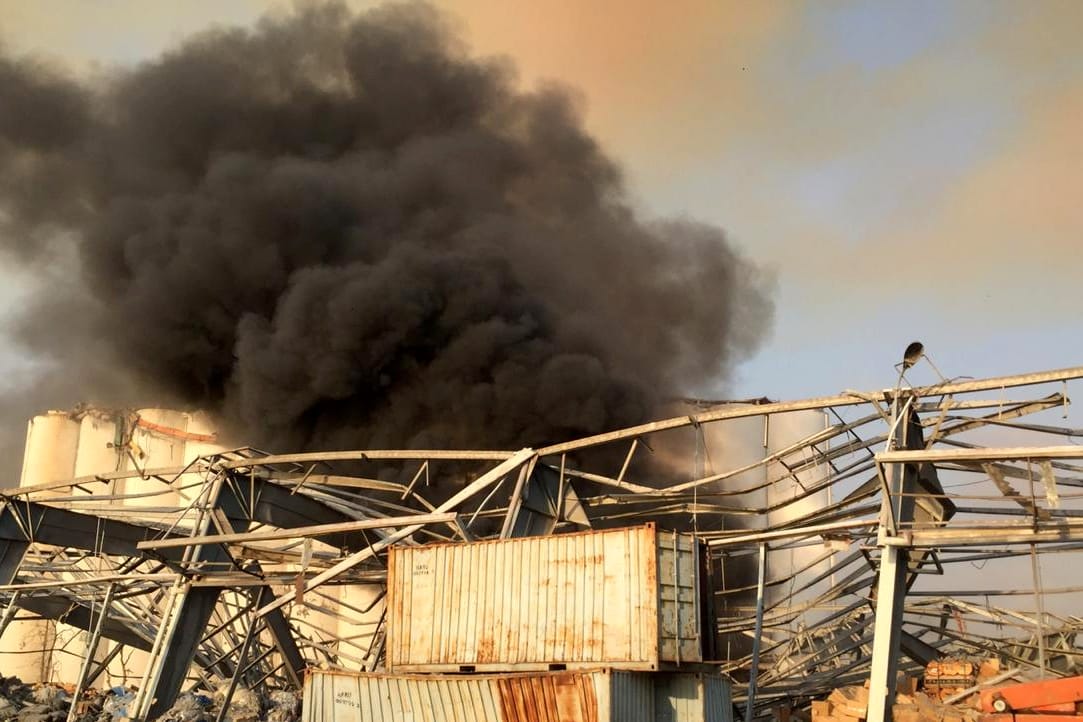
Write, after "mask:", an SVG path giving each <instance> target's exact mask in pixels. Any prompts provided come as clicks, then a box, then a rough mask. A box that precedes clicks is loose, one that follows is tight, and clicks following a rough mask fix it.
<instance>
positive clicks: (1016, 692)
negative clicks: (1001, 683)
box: [981, 677, 1083, 722]
mask: <svg viewBox="0 0 1083 722" xmlns="http://www.w3.org/2000/svg"><path fill="white" fill-rule="evenodd" d="M1080 703H1083V677H1065V678H1064V679H1043V680H1040V681H1037V682H1024V683H1023V684H1013V685H1008V686H1006V687H994V688H992V689H987V690H983V691H982V693H981V710H982V712H988V713H993V714H991V715H990V717H992V716H998V717H999V716H1005V717H1012V714H1011V713H1015V714H1014V717H1015V720H1016V722H1026V720H1024V719H1023V718H1024V717H1031V716H1046V722H1048V717H1047V716H1048V715H1050V714H1053V715H1074V714H1075V713H1076V712H1077V711H1078V710H1079V709H1080V707H1081V704H1080ZM1005 713H1008V714H1005ZM1020 713H1023V714H1020ZM1080 719H1083V717H1081V718H1080ZM990 722H991V721H990Z"/></svg>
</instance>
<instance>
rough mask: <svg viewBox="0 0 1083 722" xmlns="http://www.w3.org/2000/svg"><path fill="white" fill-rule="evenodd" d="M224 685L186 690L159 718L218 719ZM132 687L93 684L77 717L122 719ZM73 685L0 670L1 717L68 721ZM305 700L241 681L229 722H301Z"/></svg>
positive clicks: (0, 720) (13, 721) (2, 720)
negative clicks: (31, 680) (211, 690)
mask: <svg viewBox="0 0 1083 722" xmlns="http://www.w3.org/2000/svg"><path fill="white" fill-rule="evenodd" d="M226 689H227V687H226V685H223V686H222V687H220V688H219V689H218V690H216V691H215V692H214V693H213V694H200V693H197V692H185V693H184V694H182V695H180V696H178V697H177V701H176V702H174V704H173V706H172V707H170V708H169V709H168V710H167V711H166V712H165V713H164V714H163V715H161V716H160V717H158V719H157V722H214V720H216V719H217V717H218V711H219V709H220V708H221V703H222V701H223V700H224V699H225V693H226ZM136 691H137V690H136V689H135V688H134V687H127V688H126V687H114V688H113V689H109V690H96V689H89V690H87V691H86V692H84V693H83V694H82V695H80V699H79V700H78V701H76V702H75V705H76V717H75V719H76V720H77V722H121V721H122V720H127V719H129V718H130V717H131V716H132V713H133V710H132V709H131V707H132V704H133V703H134V702H135V697H136ZM74 692H75V689H74V687H72V686H68V685H59V684H26V683H24V682H23V681H22V680H20V679H18V678H17V677H3V676H0V722H64V721H65V720H66V719H67V718H68V711H69V710H70V708H71V705H72V703H73V700H72V695H73V694H74ZM300 712H301V700H300V697H299V696H298V694H297V693H296V692H292V691H289V690H271V691H270V692H269V693H268V694H266V695H259V694H257V693H256V692H254V691H252V690H250V689H248V688H246V687H241V686H238V687H237V688H236V689H235V690H234V692H233V698H232V699H231V701H230V704H229V709H228V711H227V712H226V716H225V719H226V722H297V720H298V719H300Z"/></svg>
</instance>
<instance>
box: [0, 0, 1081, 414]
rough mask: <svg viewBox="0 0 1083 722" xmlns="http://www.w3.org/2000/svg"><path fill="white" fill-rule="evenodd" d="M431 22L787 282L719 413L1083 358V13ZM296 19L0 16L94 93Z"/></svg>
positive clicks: (505, 17) (734, 14) (457, 0)
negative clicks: (912, 368) (916, 376)
mask: <svg viewBox="0 0 1083 722" xmlns="http://www.w3.org/2000/svg"><path fill="white" fill-rule="evenodd" d="M355 4H356V5H358V6H364V5H369V4H371V3H355ZM439 4H440V5H441V6H443V7H446V8H447V9H448V10H449V11H450V12H451V13H452V14H453V15H454V16H455V18H456V22H457V23H458V25H459V27H460V29H461V31H462V34H463V36H464V37H465V38H466V40H467V42H468V43H469V44H470V45H471V46H472V47H473V48H474V49H475V50H476V51H478V52H481V53H484V54H490V53H499V54H506V55H509V56H511V57H512V58H513V59H514V60H515V61H516V63H517V64H518V65H519V67H520V72H521V76H522V79H523V82H524V83H525V84H531V83H535V82H538V81H539V80H546V79H549V80H557V81H559V82H562V83H565V84H567V85H569V86H572V87H574V88H576V89H577V90H578V92H579V93H580V97H581V100H582V107H583V112H584V114H585V118H586V121H587V123H588V125H589V127H590V128H591V129H592V130H593V131H594V132H595V133H596V134H597V135H598V136H599V138H600V139H601V141H602V143H603V145H604V146H605V147H606V148H607V149H608V150H609V152H610V153H611V154H612V155H613V156H614V157H616V158H617V159H618V160H619V161H620V162H621V163H622V165H623V166H624V167H625V169H626V176H627V180H628V184H629V187H630V189H631V191H632V193H633V196H634V198H635V199H636V202H637V204H638V205H639V206H640V207H641V208H642V209H643V211H644V212H645V213H651V214H664V215H671V214H675V215H680V214H687V215H691V216H693V217H696V218H700V219H703V220H707V221H711V222H713V223H716V224H719V225H721V226H723V227H724V228H726V229H727V230H728V232H729V233H730V234H731V236H732V237H733V238H734V239H735V241H736V242H737V243H738V244H739V245H740V246H742V247H743V248H744V250H745V252H746V253H747V254H748V255H749V256H752V257H754V258H756V259H759V260H761V261H762V262H764V263H767V264H770V265H772V266H773V267H774V268H775V272H776V274H777V277H778V283H779V297H778V321H777V325H776V328H775V331H774V334H773V336H772V338H771V340H770V341H769V343H768V344H767V345H766V346H765V348H764V350H763V351H762V352H761V353H760V354H759V356H757V357H756V358H754V359H752V360H751V361H749V362H748V363H747V364H745V366H744V367H743V369H742V372H741V376H740V378H738V379H736V381H735V384H734V385H733V386H732V387H731V388H730V389H728V390H727V391H731V392H733V393H737V394H761V393H767V394H770V395H773V396H801V395H812V394H818V393H828V392H832V391H836V390H838V389H840V388H842V387H843V386H851V387H852V386H862V387H864V386H874V387H875V386H881V385H885V384H886V383H888V382H889V381H890V378H889V377H890V366H891V364H892V363H893V362H894V361H895V360H896V358H895V357H896V356H897V355H898V353H899V351H900V350H901V349H902V347H903V346H905V345H906V343H907V342H908V341H910V340H911V339H912V338H918V337H920V338H922V340H924V341H925V342H926V346H927V347H928V349H929V351H930V354H931V355H932V356H933V357H934V358H935V359H936V360H937V362H938V364H939V365H940V366H941V367H942V368H943V370H944V371H945V372H946V373H949V374H950V375H955V374H970V375H982V374H993V373H1008V372H1014V371H1021V370H1028V369H1031V368H1041V367H1050V366H1067V365H1073V364H1076V363H1078V362H1080V360H1081V359H1083V323H1081V322H1080V321H1079V320H1078V309H1079V308H1080V306H1083V290H1081V289H1083V259H1081V258H1080V255H1081V254H1080V248H1081V245H1083V211H1081V207H1083V205H1081V202H1080V197H1081V195H1083V135H1081V133H1080V130H1079V129H1080V128H1081V127H1083V123H1081V121H1083V118H1081V115H1083V52H1081V51H1080V43H1079V41H1078V33H1079V28H1080V27H1083V3H1079V2H1074V1H1068V0H1066V1H1064V2H1054V1H1052V0H1040V1H1038V2H1030V3H1019V2H1009V1H1008V0H999V1H984V0H983V1H982V2H977V1H969V0H968V1H959V2H953V3H942V2H916V1H915V2H908V3H872V2H867V3H863V2H831V3H817V4H798V3H789V2H785V3H784V2H755V3H749V2H721V1H716V2H710V1H703V2H700V1H692V0H684V1H681V0H678V1H677V2H672V3H659V2H651V1H649V0H624V1H623V2H617V1H615V0H613V1H608V0H597V1H595V2H583V1H582V0H579V1H575V0H550V1H549V2H544V3H538V2H528V1H527V0H505V1H504V2H499V3H497V2H487V1H485V0H443V1H442V2H440V3H439ZM289 7H291V6H290V5H288V4H285V3H275V2H258V1H256V0H234V1H233V2H230V3H217V2H210V1H209V0H191V1H180V0H174V1H165V0H161V1H159V2H155V3H146V2H141V1H138V0H98V1H97V2H94V3H86V2H82V1H81V0H44V1H43V2H35V3H29V2H24V1H23V0H0V38H3V39H4V41H5V42H6V43H7V44H8V45H9V46H10V47H12V48H14V49H16V50H20V51H34V52H39V53H44V54H48V55H52V56H54V57H57V58H60V59H61V60H62V61H64V62H66V63H68V64H70V65H72V66H73V67H75V68H78V69H80V70H83V71H87V70H91V71H92V70H93V68H94V66H95V64H98V65H100V66H101V65H103V66H106V67H108V66H109V65H113V64H127V63H132V62H136V61H138V59H140V58H142V57H147V56H149V55H151V54H153V53H155V52H158V51H159V50H161V49H162V48H164V47H167V46H168V45H170V44H173V43H175V42H177V41H179V40H180V39H181V38H183V37H184V36H185V35H187V34H189V33H191V32H194V31H197V30H199V29H201V28H203V27H206V26H208V25H210V24H215V23H218V24H234V23H250V22H253V21H254V19H255V18H257V17H258V16H259V14H261V13H262V12H264V11H266V10H267V9H268V8H270V9H271V10H272V11H274V12H286V11H288V9H289ZM825 348H831V349H833V350H832V352H831V353H830V354H825V353H824V349H825ZM839 357H844V358H846V359H848V361H849V362H848V363H846V364H840V363H838V358H839Z"/></svg>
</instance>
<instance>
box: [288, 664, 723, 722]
mask: <svg viewBox="0 0 1083 722" xmlns="http://www.w3.org/2000/svg"><path fill="white" fill-rule="evenodd" d="M301 719H302V722H332V720H334V722H392V721H394V722H733V707H732V703H731V702H730V689H729V682H728V681H727V680H726V679H725V678H723V677H721V676H719V675H716V674H693V673H683V672H661V673H658V672H654V673H650V672H626V671H618V670H590V671H578V672H534V673H515V674H471V675H438V674H426V675H420V674H415V675H402V674H400V675H393V674H348V673H343V672H322V671H310V672H309V673H308V675H307V676H306V677H305V689H304V701H303V707H302V711H301Z"/></svg>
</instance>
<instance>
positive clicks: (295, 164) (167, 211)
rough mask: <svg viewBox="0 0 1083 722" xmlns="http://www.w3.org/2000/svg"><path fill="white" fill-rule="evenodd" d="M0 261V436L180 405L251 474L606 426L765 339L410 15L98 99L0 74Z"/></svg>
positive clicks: (530, 98) (272, 40)
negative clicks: (236, 447)
mask: <svg viewBox="0 0 1083 722" xmlns="http://www.w3.org/2000/svg"><path fill="white" fill-rule="evenodd" d="M673 132H680V130H679V129H673ZM0 236H2V237H3V239H4V241H5V249H6V255H5V258H6V261H5V263H7V264H8V265H9V266H13V267H16V268H18V269H19V270H18V271H14V272H16V273H20V274H24V275H29V276H30V277H32V278H33V279H35V288H36V289H37V290H36V291H35V292H34V294H33V295H32V297H31V298H30V299H29V301H28V302H27V303H26V304H25V306H24V307H21V308H19V309H15V311H14V314H13V320H12V321H11V328H10V329H9V334H10V335H11V336H12V338H13V339H14V340H15V341H16V342H17V343H18V345H19V346H20V347H21V348H22V349H23V353H26V354H30V355H32V356H33V357H34V358H36V359H37V360H38V362H39V364H42V365H43V366H42V368H45V369H47V370H45V371H39V372H38V373H39V382H38V383H37V384H36V385H33V386H32V387H27V389H26V390H25V391H24V392H23V393H22V395H21V396H20V393H19V392H13V393H12V394H10V395H9V398H8V406H9V411H10V410H11V409H14V408H16V407H15V406H13V404H14V403H15V402H16V401H19V400H21V401H22V402H23V405H22V406H21V407H18V408H19V411H18V413H19V414H25V413H28V412H30V411H36V410H40V409H41V408H43V407H46V406H56V405H59V404H65V403H66V404H71V403H73V402H75V401H78V400H80V399H90V400H93V401H97V402H100V403H114V404H133V403H142V404H157V405H163V404H172V405H178V404H179V405H183V406H187V407H201V408H205V409H208V410H212V411H214V412H216V413H217V414H218V416H219V418H220V419H221V420H222V423H223V424H224V425H225V427H226V428H231V429H233V430H234V431H235V433H236V436H237V438H239V439H241V440H245V441H251V442H253V443H257V444H262V445H265V446H269V447H271V448H274V449H277V450H288V449H289V450H292V449H305V448H329V447H339V448H341V447H349V448H364V447H410V446H414V447H427V446H437V447H490V448H492V447H498V448H514V447H519V446H523V445H527V444H543V443H547V442H553V441H558V440H562V439H565V438H568V437H574V436H577V435H584V434H589V433H593V432H599V431H603V430H607V429H611V428H615V427H620V426H622V425H627V424H632V423H636V422H639V421H642V420H644V419H645V418H647V417H649V415H650V414H652V413H653V412H655V411H656V410H657V408H658V404H659V403H660V402H662V401H664V400H666V399H668V398H670V397H673V396H676V395H679V394H681V393H685V392H687V391H689V390H691V389H695V388H696V387H698V386H702V385H704V384H706V383H710V382H713V381H715V380H718V379H724V378H725V375H726V373H727V372H728V370H729V368H730V365H731V363H732V362H733V361H734V360H735V359H738V358H740V357H741V356H742V355H744V354H747V353H748V352H749V351H751V350H752V349H753V348H754V347H755V346H756V344H757V341H758V339H759V338H760V336H761V333H762V332H763V331H764V329H765V328H766V326H767V325H768V323H769V317H770V313H771V305H770V302H769V300H768V299H767V296H766V293H765V284H764V283H763V280H762V276H761V274H760V273H759V271H758V270H757V269H756V268H755V267H754V266H752V265H751V264H749V263H748V262H746V261H744V260H743V259H742V258H741V257H740V256H739V255H738V254H737V253H736V252H735V251H734V249H733V247H732V246H731V245H730V244H729V243H728V242H727V240H726V238H725V236H724V235H723V233H722V232H721V231H720V230H718V229H716V228H713V227H710V226H706V225H702V224H699V223H694V222H690V221H685V220H680V221H653V220H644V219H642V218H641V217H640V216H639V215H638V214H637V213H636V211H635V210H633V209H632V208H631V206H630V204H629V202H628V200H627V196H626V193H625V191H624V188H623V185H622V180H621V176H620V172H619V170H618V168H617V167H616V166H615V165H614V163H613V161H611V160H610V159H609V158H607V157H606V155H605V154H604V153H603V152H602V151H601V150H600V149H599V146H598V143H597V142H596V141H595V140H594V139H593V138H591V137H590V136H589V135H588V134H587V133H586V132H585V131H584V129H583V126H582V123H581V120H580V118H579V115H578V113H577V109H576V103H575V102H573V99H572V96H571V95H570V94H569V93H568V92H566V91H565V90H563V89H561V88H559V87H542V88H541V89H538V90H533V91H529V92H527V91H524V90H521V89H519V87H518V85H517V82H516V78H515V76H514V71H513V69H512V67H511V66H510V64H509V63H508V62H507V61H505V60H499V59H478V58H474V57H471V56H470V55H469V54H468V53H467V52H466V50H465V49H464V48H463V47H462V45H461V43H460V42H459V40H458V39H457V38H456V37H455V35H454V34H453V33H451V32H449V30H448V29H447V22H446V19H445V18H444V17H443V16H441V15H440V14H439V13H438V12H437V11H435V10H434V9H433V8H431V7H429V6H427V5H417V4H407V5H388V6H383V7H380V8H378V9H375V10H371V11H368V12H364V13H363V14H360V15H354V14H352V13H351V12H350V11H348V10H346V9H344V8H343V7H340V6H337V5H323V6H319V7H310V8H307V9H304V10H301V11H298V12H297V13H295V14H293V15H291V16H288V17H277V18H267V19H264V20H263V21H261V22H260V23H259V24H258V25H257V26H256V27H255V28H253V29H217V30H212V31H209V32H206V33H204V34H202V35H199V36H197V37H194V38H193V39H190V40H188V41H186V42H185V43H183V44H182V45H180V46H179V47H177V48H176V49H174V50H171V51H169V52H167V53H165V54H164V55H162V56H161V57H158V58H156V59H153V60H150V61H148V62H145V63H143V64H141V65H138V66H137V67H134V68H131V69H128V70H125V71H120V72H116V73H114V74H112V75H110V76H109V77H107V78H104V79H102V78H96V79H94V80H77V79H73V78H72V77H70V76H68V75H65V74H64V73H62V72H60V71H57V70H55V69H53V68H51V67H49V66H48V65H45V64H43V63H41V62H40V61H37V60H34V59H32V58H25V57H12V56H11V55H10V54H9V55H3V56H0ZM9 315H11V314H9ZM17 429H18V431H17V433H21V429H22V426H21V420H20V421H19V422H18V426H17ZM20 441H21V438H20Z"/></svg>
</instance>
